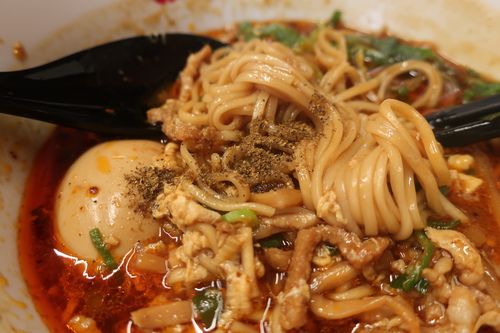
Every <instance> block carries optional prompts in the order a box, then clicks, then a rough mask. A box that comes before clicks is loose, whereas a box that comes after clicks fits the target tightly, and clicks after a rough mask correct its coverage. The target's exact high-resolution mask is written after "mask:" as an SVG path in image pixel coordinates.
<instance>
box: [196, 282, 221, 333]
mask: <svg viewBox="0 0 500 333" xmlns="http://www.w3.org/2000/svg"><path fill="white" fill-rule="evenodd" d="M193 306H194V308H195V310H196V312H198V314H199V315H200V319H201V321H202V322H203V325H205V327H206V328H207V329H208V330H211V329H214V328H215V327H216V326H217V321H218V320H219V317H220V314H221V312H222V307H223V306H224V300H223V298H222V293H221V291H220V290H218V289H217V288H214V287H209V288H206V289H203V290H202V291H201V292H199V293H198V294H196V295H195V296H194V297H193Z"/></svg>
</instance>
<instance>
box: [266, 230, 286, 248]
mask: <svg viewBox="0 0 500 333" xmlns="http://www.w3.org/2000/svg"><path fill="white" fill-rule="evenodd" d="M259 244H260V246H262V247H268V248H269V247H277V248H282V247H285V246H287V245H289V244H288V242H287V240H286V239H285V236H284V235H283V234H282V233H277V234H274V235H271V236H269V237H266V238H264V239H261V240H260V241H259Z"/></svg>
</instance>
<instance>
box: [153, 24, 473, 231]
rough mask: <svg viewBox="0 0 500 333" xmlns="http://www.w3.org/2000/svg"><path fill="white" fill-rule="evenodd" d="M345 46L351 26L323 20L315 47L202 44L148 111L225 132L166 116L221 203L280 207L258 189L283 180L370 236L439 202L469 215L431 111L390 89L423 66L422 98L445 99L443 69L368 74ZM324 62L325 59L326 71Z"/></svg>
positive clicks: (326, 217) (190, 163)
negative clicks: (176, 93)
mask: <svg viewBox="0 0 500 333" xmlns="http://www.w3.org/2000/svg"><path fill="white" fill-rule="evenodd" d="M333 42H335V43H336V44H333ZM346 52H347V51H346V49H345V40H344V36H343V35H342V34H341V32H339V31H336V30H333V29H327V28H325V29H322V30H320V31H319V32H318V36H317V40H316V43H315V44H314V52H313V53H312V54H309V55H308V58H307V59H306V58H304V57H302V56H300V55H299V54H297V53H295V52H294V51H293V50H291V49H289V48H286V47H285V46H284V45H282V44H279V43H276V42H268V41H262V40H259V39H253V40H251V41H249V42H244V43H236V44H235V45H234V46H233V47H232V48H224V49H219V50H216V51H213V52H212V51H211V50H210V49H209V48H208V47H206V48H204V49H203V50H201V51H199V52H198V53H197V54H195V55H193V56H192V57H191V58H190V59H189V61H188V64H187V67H186V69H185V70H184V72H183V73H182V74H181V92H180V98H179V100H178V101H176V103H168V102H167V103H166V104H165V106H164V107H163V108H160V109H156V110H152V111H150V114H154V113H156V114H158V113H159V114H160V116H158V115H157V116H156V117H160V118H161V117H165V118H162V119H167V118H168V120H169V121H172V119H174V120H173V121H175V122H177V123H178V122H182V124H183V126H186V125H189V126H197V128H211V129H214V131H215V133H216V134H215V135H213V136H212V137H211V138H208V137H207V136H204V137H202V138H199V137H198V138H196V137H191V138H190V137H186V136H185V135H184V137H181V138H179V137H177V136H176V135H175V132H176V131H175V130H171V128H170V127H169V124H168V123H167V121H166V122H165V129H166V134H167V135H169V136H170V137H171V138H172V139H174V140H178V139H182V140H183V143H182V145H181V149H180V152H181V156H182V159H183V160H184V161H185V163H186V165H187V167H188V169H189V170H190V173H191V174H192V175H194V176H193V177H194V181H193V182H192V183H191V182H190V183H189V184H188V183H187V182H184V183H183V184H184V185H183V188H184V190H185V191H187V192H189V193H191V194H192V195H194V196H195V198H196V199H197V200H198V201H199V202H202V203H203V204H205V205H206V206H208V207H211V208H213V209H217V210H220V211H229V210H234V209H238V208H245V207H247V208H249V207H251V208H252V209H254V210H255V211H256V212H257V213H258V214H261V215H267V216H270V215H272V214H273V209H272V208H271V207H269V206H268V207H265V204H262V203H260V202H259V203H256V202H252V200H251V196H250V192H254V193H261V192H266V193H270V197H269V199H268V200H269V202H273V201H274V200H278V198H277V196H278V191H276V190H277V189H282V188H292V189H293V188H295V189H298V190H300V193H301V196H302V201H303V203H304V206H305V207H307V208H308V209H310V210H311V211H314V212H316V214H317V215H318V217H320V218H321V219H322V220H323V221H324V222H326V223H328V224H330V225H334V226H341V227H345V228H346V229H347V230H349V231H352V232H355V233H357V234H358V235H360V236H363V235H368V236H375V235H378V234H390V235H393V236H394V238H395V239H406V238H408V237H409V236H410V235H411V233H412V232H413V230H414V229H422V228H423V227H424V226H425V225H426V222H425V221H426V219H427V217H428V216H429V214H430V213H431V212H434V213H437V214H439V215H440V216H450V217H453V218H456V219H461V220H467V217H466V216H465V215H464V214H463V213H462V212H461V211H460V210H458V209H456V208H455V207H454V206H453V205H452V204H450V203H449V202H448V200H447V199H446V198H445V197H444V196H443V195H442V194H441V192H440V190H439V187H440V186H446V185H449V184H450V175H449V170H448V168H447V165H446V162H445V160H444V158H443V156H442V149H441V147H440V145H439V144H438V142H437V141H436V140H435V138H434V135H433V133H432V130H431V129H430V127H429V126H428V124H427V123H426V121H425V119H424V118H423V117H422V116H421V115H420V113H419V112H417V111H416V110H415V109H414V107H412V106H410V105H408V104H405V103H403V102H399V101H397V100H392V99H385V97H384V96H385V91H386V90H387V89H388V85H389V84H390V82H391V81H392V80H393V79H394V77H396V76H398V75H401V74H402V73H407V72H410V71H418V72H420V73H421V74H422V75H424V76H425V77H426V80H427V81H428V86H427V90H426V91H425V92H424V93H422V95H421V96H420V97H419V98H418V99H417V100H416V101H415V102H414V103H413V104H414V106H415V107H421V106H423V105H426V106H429V107H432V106H435V105H436V103H437V99H438V97H439V96H440V94H441V86H442V85H441V78H440V77H441V76H440V74H439V72H438V70H437V69H436V68H434V67H433V66H432V65H430V64H428V63H425V62H423V61H416V60H412V61H407V62H404V63H398V64H395V65H392V66H389V67H387V68H386V69H384V70H383V71H382V72H381V73H380V74H379V75H377V76H376V77H375V78H373V79H371V80H365V79H363V77H362V76H361V75H360V73H358V71H356V69H355V68H354V67H353V66H352V65H350V64H349V62H348V60H347V53H346ZM315 66H321V67H322V68H325V69H326V70H325V73H324V75H323V76H322V77H321V78H319V77H318V76H317V75H315ZM370 93H374V95H376V99H375V100H374V101H371V100H369V99H368V97H367V96H368V95H369V94H370ZM357 102H362V103H363V104H356V103H357ZM172 105H173V106H172ZM353 105H354V107H353ZM364 109H367V112H364ZM374 110H376V111H374ZM162 114H164V115H162ZM152 117H153V116H152ZM173 126H180V125H173ZM202 140H204V141H205V142H204V145H201V143H198V144H196V143H194V142H196V141H202ZM207 142H208V143H207ZM207 145H208V147H210V148H209V149H206V148H207ZM200 146H203V149H199V148H198V147H200ZM208 156H209V158H208ZM420 192H421V195H422V196H424V197H425V200H423V201H422V200H421V201H418V198H419V195H420ZM272 195H274V196H276V199H274V198H272ZM361 207H362V209H361Z"/></svg>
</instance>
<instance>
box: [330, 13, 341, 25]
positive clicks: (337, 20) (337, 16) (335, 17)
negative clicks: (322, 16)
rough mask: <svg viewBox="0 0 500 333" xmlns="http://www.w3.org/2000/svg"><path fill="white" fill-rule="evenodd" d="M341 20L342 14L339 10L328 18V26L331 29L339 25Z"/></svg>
mask: <svg viewBox="0 0 500 333" xmlns="http://www.w3.org/2000/svg"><path fill="white" fill-rule="evenodd" d="M341 19H342V12H341V11H340V10H336V11H334V12H333V15H332V17H331V18H330V25H331V26H332V27H336V26H337V25H338V24H339V23H340V20H341Z"/></svg>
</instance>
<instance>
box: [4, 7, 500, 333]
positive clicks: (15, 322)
mask: <svg viewBox="0 0 500 333" xmlns="http://www.w3.org/2000/svg"><path fill="white" fill-rule="evenodd" d="M336 9H339V10H341V11H342V13H343V20H344V22H345V23H347V25H349V26H351V27H354V28H357V29H360V30H364V31H374V32H380V31H384V30H385V31H386V32H387V33H389V34H391V35H395V36H399V37H403V38H405V39H407V40H413V41H426V42H430V43H433V44H435V45H436V47H437V49H438V50H439V51H440V52H441V53H442V54H443V55H445V56H446V57H448V58H450V59H452V60H454V61H456V62H458V63H460V64H463V65H466V66H469V67H471V68H473V69H474V70H476V71H478V72H480V73H483V74H487V75H489V76H491V77H492V78H495V79H500V52H499V51H498V49H497V47H498V45H500V34H499V33H498V31H500V20H498V17H500V2H498V1H495V0H469V1H455V0H420V1H413V0H378V1H373V0H350V1H345V0H344V1H342V0H312V1H308V2H307V5H305V2H304V1H303V0H287V1H278V0H272V1H269V0H241V1H235V0H213V1H203V0H199V1H196V0H183V1H181V0H176V1H172V0H170V1H167V2H166V4H160V3H159V1H155V0H122V1H118V0H87V1H67V0H66V1H65V0H45V1H39V0H24V1H17V0H4V1H2V2H0V71H5V70H10V69H21V68H27V67H31V66H35V65H39V64H42V63H44V62H47V61H50V60H54V59H56V58H58V57H61V56H64V55H66V54H69V53H72V52H75V51H78V50H81V49H83V48H87V47H90V46H93V45H96V44H99V43H102V42H106V41H110V40H113V39H118V38H122V37H127V36H132V35H140V34H145V33H151V32H161V31H191V32H203V31H206V30H210V29H214V28H221V27H223V26H225V25H226V24H229V23H232V22H237V21H242V20H274V19H299V20H314V21H318V20H325V19H328V18H329V17H330V15H331V14H332V13H333V12H334V10H336ZM16 41H18V42H21V43H22V45H23V46H24V48H25V51H26V58H25V59H24V60H22V61H21V60H19V59H16V58H15V57H13V56H12V55H11V51H12V48H13V45H14V43H15V42H16ZM50 129H51V126H49V125H46V124H42V123H39V122H35V121H28V120H24V119H21V118H16V117H12V116H5V115H0V230H1V231H0V253H1V257H0V331H1V332H20V331H21V332H40V333H43V332H47V329H45V328H44V327H45V326H44V324H43V323H42V321H41V319H40V318H39V316H38V314H37V312H36V311H35V309H34V306H33V303H32V301H31V298H30V295H29V294H28V292H27V290H26V286H25V285H24V281H23V279H22V276H21V273H20V270H19V266H18V261H17V251H18V250H17V244H16V233H17V221H18V211H19V207H20V204H21V198H22V194H23V189H24V184H25V182H26V177H27V175H28V172H29V170H30V168H31V164H32V161H33V158H34V156H35V154H36V152H37V150H38V149H39V146H40V144H41V143H42V142H43V140H44V138H46V137H47V135H48V134H49V133H50Z"/></svg>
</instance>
